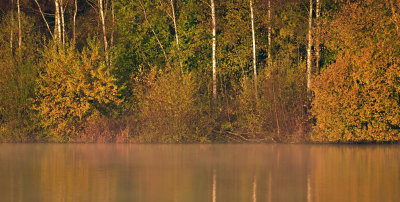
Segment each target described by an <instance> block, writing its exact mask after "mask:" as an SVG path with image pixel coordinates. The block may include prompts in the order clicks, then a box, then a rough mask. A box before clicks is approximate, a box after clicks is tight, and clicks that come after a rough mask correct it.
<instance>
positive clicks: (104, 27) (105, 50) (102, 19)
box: [99, 0, 108, 63]
mask: <svg viewBox="0 0 400 202" xmlns="http://www.w3.org/2000/svg"><path fill="white" fill-rule="evenodd" d="M99 13H100V20H101V25H102V30H103V40H104V52H105V54H106V62H107V63H108V52H107V51H108V43H107V33H106V22H105V16H104V7H103V0H99Z"/></svg>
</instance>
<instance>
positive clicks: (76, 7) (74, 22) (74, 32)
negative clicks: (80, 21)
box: [72, 0, 78, 45]
mask: <svg viewBox="0 0 400 202" xmlns="http://www.w3.org/2000/svg"><path fill="white" fill-rule="evenodd" d="M77 13H78V0H75V10H74V18H73V28H72V29H73V43H74V45H75V43H76V14H77Z"/></svg>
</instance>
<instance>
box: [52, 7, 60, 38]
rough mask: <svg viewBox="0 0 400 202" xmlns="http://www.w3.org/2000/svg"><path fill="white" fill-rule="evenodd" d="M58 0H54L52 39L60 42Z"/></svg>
mask: <svg viewBox="0 0 400 202" xmlns="http://www.w3.org/2000/svg"><path fill="white" fill-rule="evenodd" d="M58 1H59V0H54V4H55V8H56V12H55V15H54V21H55V26H54V39H55V41H56V42H57V43H58V44H60V43H61V22H60V4H59V2H58Z"/></svg>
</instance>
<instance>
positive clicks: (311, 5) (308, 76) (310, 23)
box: [307, 0, 313, 93]
mask: <svg viewBox="0 0 400 202" xmlns="http://www.w3.org/2000/svg"><path fill="white" fill-rule="evenodd" d="M308 12H309V14H308V37H307V38H308V39H307V40H308V42H307V91H309V93H311V74H312V72H311V66H312V64H311V62H312V60H311V57H312V55H311V48H312V43H313V42H312V15H313V0H310V8H309V11H308Z"/></svg>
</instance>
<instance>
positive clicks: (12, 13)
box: [10, 0, 14, 53]
mask: <svg viewBox="0 0 400 202" xmlns="http://www.w3.org/2000/svg"><path fill="white" fill-rule="evenodd" d="M13 30H14V1H13V0H11V27H10V49H11V53H12V52H13V37H14V36H13V35H14V32H13Z"/></svg>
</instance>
